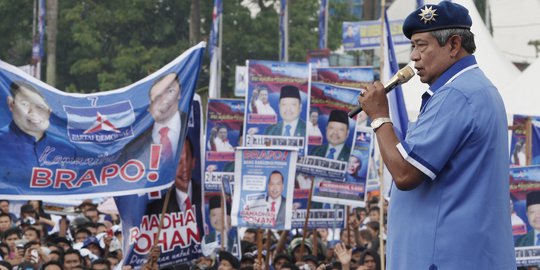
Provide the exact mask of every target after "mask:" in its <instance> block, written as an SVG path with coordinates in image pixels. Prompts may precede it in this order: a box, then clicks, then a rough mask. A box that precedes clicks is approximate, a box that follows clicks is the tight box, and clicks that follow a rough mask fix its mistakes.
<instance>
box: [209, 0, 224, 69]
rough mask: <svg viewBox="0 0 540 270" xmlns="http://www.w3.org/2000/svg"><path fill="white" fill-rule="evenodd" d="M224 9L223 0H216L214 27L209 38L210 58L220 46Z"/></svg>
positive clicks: (213, 15)
mask: <svg viewBox="0 0 540 270" xmlns="http://www.w3.org/2000/svg"><path fill="white" fill-rule="evenodd" d="M222 11H223V2H222V1H221V0H214V9H213V11H212V29H211V30H210V38H209V40H208V53H209V54H210V59H212V58H213V57H214V56H215V51H214V50H215V49H216V48H217V46H218V35H219V34H221V33H219V17H220V16H221V13H222Z"/></svg>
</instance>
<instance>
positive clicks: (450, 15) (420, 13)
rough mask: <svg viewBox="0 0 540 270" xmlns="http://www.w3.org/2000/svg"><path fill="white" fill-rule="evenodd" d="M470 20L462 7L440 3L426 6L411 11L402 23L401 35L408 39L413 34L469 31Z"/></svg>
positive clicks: (467, 12)
mask: <svg viewBox="0 0 540 270" xmlns="http://www.w3.org/2000/svg"><path fill="white" fill-rule="evenodd" d="M471 25H472V19H471V16H470V15H469V10H467V9H466V8H465V7H464V6H462V5H459V4H456V3H452V2H450V1H442V2H440V3H439V4H438V5H430V4H426V5H424V6H422V7H421V8H419V9H417V10H415V11H413V12H412V13H411V14H409V16H407V18H405V21H404V22H403V34H405V36H406V37H407V38H408V39H411V36H412V35H413V34H415V33H422V32H429V31H434V30H440V29H448V28H463V29H469V30H470V29H471Z"/></svg>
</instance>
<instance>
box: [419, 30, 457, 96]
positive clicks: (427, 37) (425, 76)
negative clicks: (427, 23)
mask: <svg viewBox="0 0 540 270" xmlns="http://www.w3.org/2000/svg"><path fill="white" fill-rule="evenodd" d="M411 45H412V47H413V50H412V52H411V56H410V57H411V60H412V61H414V62H415V63H414V68H416V69H417V74H418V76H419V77H420V81H421V82H423V83H427V84H429V85H431V84H433V83H434V82H435V81H436V80H437V79H438V78H439V77H440V76H441V74H442V73H443V72H445V71H446V70H447V69H448V68H449V67H450V66H451V65H452V64H453V63H454V62H453V60H452V59H451V58H450V45H449V42H447V43H446V44H445V45H444V46H442V47H441V46H439V43H438V42H437V40H436V39H435V37H433V36H432V35H431V33H429V32H424V33H416V34H413V35H412V37H411Z"/></svg>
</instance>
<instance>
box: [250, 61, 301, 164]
mask: <svg viewBox="0 0 540 270" xmlns="http://www.w3.org/2000/svg"><path fill="white" fill-rule="evenodd" d="M247 68H248V88H247V94H246V109H245V114H244V115H245V120H244V121H245V122H244V133H243V134H245V136H244V145H245V146H291V147H295V148H297V149H298V150H299V154H300V155H303V154H304V151H305V148H306V120H307V111H308V104H309V81H310V67H309V64H306V63H292V62H288V63H286V62H273V61H259V60H249V61H247Z"/></svg>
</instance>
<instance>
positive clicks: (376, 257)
mask: <svg viewBox="0 0 540 270" xmlns="http://www.w3.org/2000/svg"><path fill="white" fill-rule="evenodd" d="M368 255H369V256H371V257H373V259H374V260H375V270H381V257H380V256H379V254H377V252H376V251H374V250H371V249H368V250H366V251H364V254H362V257H360V265H363V264H364V261H365V260H366V256H368Z"/></svg>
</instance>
